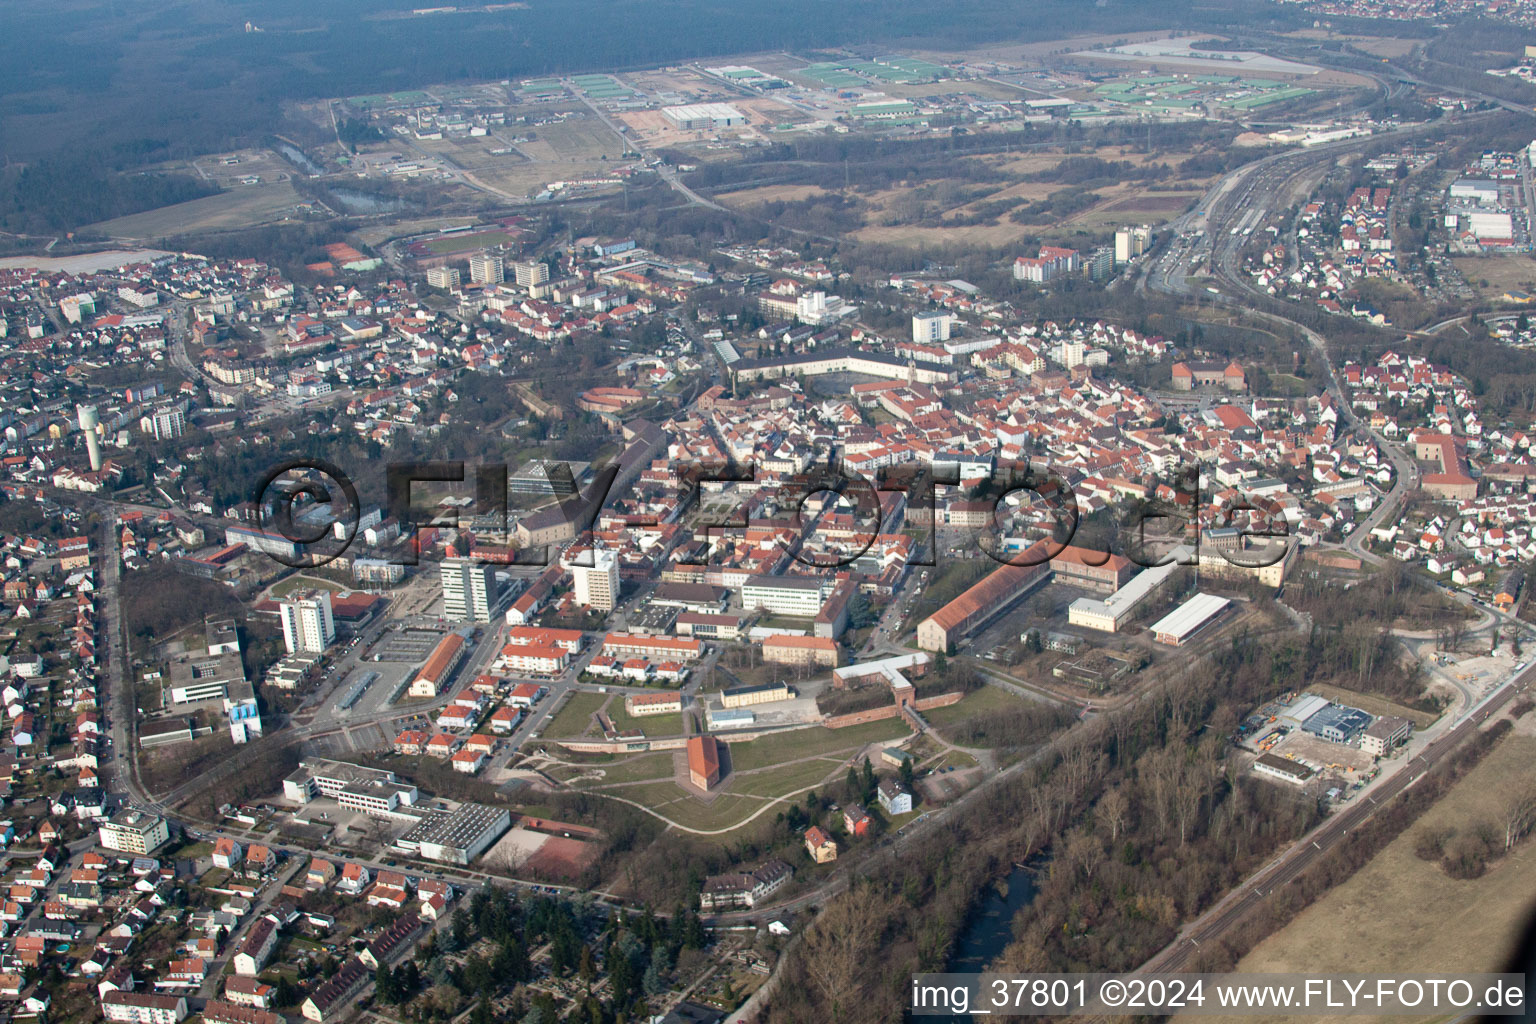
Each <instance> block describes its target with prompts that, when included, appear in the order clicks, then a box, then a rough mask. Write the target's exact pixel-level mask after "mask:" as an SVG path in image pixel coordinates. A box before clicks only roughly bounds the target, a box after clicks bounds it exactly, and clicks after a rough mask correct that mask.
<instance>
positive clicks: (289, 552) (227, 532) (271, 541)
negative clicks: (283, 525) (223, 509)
mask: <svg viewBox="0 0 1536 1024" xmlns="http://www.w3.org/2000/svg"><path fill="white" fill-rule="evenodd" d="M224 543H225V544H227V545H231V546H232V545H235V544H244V545H245V546H246V547H248V548H250V549H251V550H252V551H260V552H261V553H263V554H267V555H271V556H273V557H274V558H279V559H283V560H284V564H286V565H294V564H297V562H298V559H299V556H300V555H302V554H303V553H304V545H303V544H300V543H299V542H298V541H293V540H289V539H288V538H287V537H284V536H283V535H282V534H280V533H274V532H272V531H269V530H258V529H256V528H255V527H252V526H227V527H225V528H224Z"/></svg>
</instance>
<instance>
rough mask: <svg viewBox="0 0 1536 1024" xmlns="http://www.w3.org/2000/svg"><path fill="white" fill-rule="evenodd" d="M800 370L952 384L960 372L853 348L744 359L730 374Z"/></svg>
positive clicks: (754, 376)
mask: <svg viewBox="0 0 1536 1024" xmlns="http://www.w3.org/2000/svg"><path fill="white" fill-rule="evenodd" d="M797 373H803V374H805V375H806V376H808V377H814V376H816V375H818V374H823V373H865V374H868V375H869V376H871V377H884V378H886V379H888V380H905V381H911V382H914V383H918V384H949V383H952V382H953V381H954V380H956V379H957V378H958V377H959V375H960V374H959V371H958V370H957V369H956V368H955V367H953V366H945V365H944V364H943V363H930V362H919V361H918V360H915V359H898V358H897V357H895V356H888V355H885V354H884V353H881V352H864V351H861V350H859V349H854V348H842V349H831V350H828V351H821V352H797V353H795V354H793V355H787V356H781V357H779V358H777V359H744V360H742V361H741V362H738V363H733V364H732V365H731V374H732V375H733V376H734V377H735V378H736V380H738V381H754V380H767V379H773V378H778V377H788V376H791V375H793V374H797Z"/></svg>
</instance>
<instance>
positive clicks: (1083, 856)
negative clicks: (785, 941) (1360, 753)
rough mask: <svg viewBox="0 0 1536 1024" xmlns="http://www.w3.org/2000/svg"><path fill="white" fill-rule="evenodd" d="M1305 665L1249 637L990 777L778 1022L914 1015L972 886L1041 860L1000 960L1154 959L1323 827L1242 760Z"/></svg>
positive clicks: (1250, 935) (1391, 830)
mask: <svg viewBox="0 0 1536 1024" xmlns="http://www.w3.org/2000/svg"><path fill="white" fill-rule="evenodd" d="M1304 672H1305V668H1304V666H1300V665H1298V663H1297V662H1296V661H1294V659H1290V658H1289V657H1288V656H1287V655H1285V654H1284V653H1282V648H1281V647H1279V646H1277V645H1276V644H1274V643H1273V637H1270V636H1267V635H1264V634H1259V633H1243V634H1240V635H1238V636H1236V637H1235V638H1234V641H1233V643H1232V644H1231V645H1230V646H1228V647H1225V648H1222V649H1220V650H1217V651H1215V652H1214V653H1213V654H1212V656H1211V657H1210V659H1209V660H1208V661H1207V662H1205V663H1203V664H1200V665H1197V666H1195V667H1194V668H1193V669H1192V670H1191V671H1189V672H1186V673H1183V674H1182V675H1180V676H1177V677H1174V678H1169V679H1166V680H1164V681H1163V682H1161V683H1160V684H1158V685H1157V686H1156V687H1154V688H1153V689H1151V690H1149V691H1148V692H1147V696H1146V697H1145V699H1142V700H1140V701H1137V702H1135V703H1132V704H1127V705H1123V706H1122V707H1120V708H1118V709H1116V710H1114V711H1112V712H1109V713H1107V714H1104V715H1101V716H1099V717H1098V718H1096V719H1094V720H1092V721H1090V722H1088V723H1085V724H1084V725H1082V726H1080V727H1079V728H1077V729H1075V730H1073V731H1072V732H1071V733H1069V734H1067V736H1066V737H1065V738H1064V739H1063V740H1061V741H1058V742H1057V743H1055V744H1053V745H1052V746H1051V747H1049V748H1047V750H1046V751H1045V752H1044V753H1042V754H1041V755H1039V756H1037V757H1036V758H1034V759H1033V760H1032V761H1031V762H1028V763H1029V765H1030V767H1031V769H1032V770H1030V771H1027V772H1024V773H1022V774H1021V775H1019V776H1015V777H1012V778H1004V779H1000V780H999V782H998V784H996V785H993V786H990V787H987V788H984V789H983V790H982V791H981V792H980V793H979V794H978V796H977V798H975V799H973V800H972V801H971V803H969V804H968V805H966V807H965V809H964V811H963V813H961V814H958V815H952V816H951V817H950V819H949V820H948V822H946V826H947V827H946V829H945V830H944V833H943V834H942V835H933V836H927V837H924V838H923V839H921V840H919V841H917V842H914V843H912V844H909V845H908V846H907V847H906V848H904V849H903V850H902V851H901V854H900V855H899V856H895V857H891V858H889V859H888V860H887V861H886V862H885V863H883V864H880V865H879V866H878V868H876V869H872V870H870V871H868V872H867V876H866V880H865V881H863V882H861V883H858V884H855V885H854V886H853V887H852V888H851V889H850V890H849V891H848V892H847V893H845V894H843V895H841V896H839V897H837V898H836V899H834V900H833V901H831V903H830V904H829V905H828V907H827V908H826V909H825V910H824V911H823V912H822V914H821V915H820V916H819V917H818V918H817V920H816V923H815V925H814V926H813V927H812V928H811V929H810V930H809V931H808V932H807V933H806V934H805V936H804V938H803V941H801V942H800V943H799V944H798V945H797V946H796V947H794V949H793V950H792V951H791V953H790V956H791V960H790V962H789V963H788V965H787V966H786V968H785V969H786V970H787V971H788V972H789V973H788V974H787V975H786V981H787V982H788V984H785V985H784V986H782V987H781V989H780V992H781V993H782V995H781V996H780V997H779V998H777V999H776V1001H775V1005H774V1006H773V1007H772V1008H771V1011H770V1014H769V1020H770V1021H773V1022H776V1024H789V1022H794V1024H801V1022H804V1024H809V1022H812V1021H834V1022H843V1024H863V1022H871V1024H873V1022H876V1021H883V1020H893V1019H897V1018H898V1017H899V1016H900V1012H901V1010H900V1008H901V1007H902V1006H904V1005H905V1000H906V998H907V991H906V990H907V983H908V979H909V978H910V975H911V974H912V973H913V972H916V971H942V970H944V969H945V965H946V963H947V962H948V957H949V955H950V950H951V948H952V943H953V941H954V937H955V936H956V934H957V933H958V932H959V930H960V929H961V928H962V927H963V926H964V924H965V921H966V918H967V915H968V913H969V909H970V898H971V894H973V893H976V892H978V891H980V890H981V889H983V888H984V887H985V886H986V885H988V884H989V883H990V882H991V881H993V880H994V879H995V878H997V877H998V876H999V875H1001V874H1004V873H1006V871H1007V869H1008V867H1009V866H1010V865H1011V864H1013V863H1018V862H1027V861H1029V860H1030V858H1032V857H1036V856H1041V855H1043V856H1045V857H1046V858H1047V859H1046V861H1045V863H1044V865H1043V866H1042V868H1041V869H1040V870H1039V871H1038V873H1037V878H1036V889H1037V891H1036V895H1035V896H1034V899H1033V901H1032V902H1031V903H1030V905H1029V906H1027V907H1026V908H1025V909H1024V910H1022V911H1021V912H1020V913H1019V915H1018V917H1017V918H1016V920H1015V922H1014V929H1013V934H1014V940H1013V942H1012V943H1011V944H1010V945H1009V946H1008V947H1007V949H1006V950H1005V951H1004V953H1003V955H1002V956H1001V957H1000V958H999V959H998V960H997V961H995V962H994V963H993V965H992V969H994V970H999V971H1072V972H1075V971H1093V970H1104V971H1122V970H1128V969H1132V968H1135V967H1137V966H1139V965H1140V964H1142V963H1144V962H1145V961H1146V960H1147V959H1148V958H1149V957H1150V956H1151V955H1153V954H1154V953H1156V952H1157V951H1158V950H1159V949H1161V948H1162V947H1163V946H1164V945H1165V944H1166V943H1167V942H1168V941H1169V940H1170V939H1171V938H1172V937H1173V936H1174V935H1175V934H1176V932H1177V929H1178V927H1179V925H1180V924H1181V923H1182V922H1185V921H1188V920H1190V919H1191V918H1193V917H1195V916H1197V915H1198V914H1200V913H1201V912H1202V911H1203V910H1204V909H1205V908H1207V907H1209V906H1210V905H1211V904H1212V902H1213V901H1214V900H1216V899H1218V898H1219V897H1220V896H1221V895H1223V894H1224V893H1225V892H1227V891H1228V890H1229V889H1230V888H1231V887H1232V886H1233V885H1234V884H1236V883H1237V882H1238V881H1239V880H1240V879H1242V878H1244V877H1246V876H1247V875H1249V874H1250V873H1251V872H1252V871H1254V870H1256V869H1257V868H1258V867H1259V866H1260V865H1261V864H1263V863H1265V862H1266V861H1267V860H1268V859H1269V858H1270V857H1271V856H1272V855H1273V853H1274V852H1275V851H1276V850H1278V849H1279V848H1281V847H1282V846H1284V845H1285V844H1287V843H1289V842H1291V841H1293V840H1295V839H1296V838H1297V837H1299V836H1301V835H1302V834H1304V833H1305V832H1306V831H1307V830H1308V829H1309V828H1311V827H1312V826H1313V825H1314V824H1316V823H1317V822H1318V821H1319V820H1320V815H1321V809H1320V807H1319V806H1318V804H1317V802H1316V801H1315V800H1313V799H1311V798H1308V797H1307V796H1305V795H1304V794H1302V793H1299V792H1296V791H1292V790H1289V789H1286V788H1283V787H1279V786H1275V785H1267V784H1263V783H1261V782H1260V780H1258V779H1256V778H1255V777H1253V776H1252V775H1250V774H1248V773H1245V772H1240V771H1238V770H1237V769H1236V762H1234V761H1233V760H1232V759H1231V758H1229V757H1228V756H1227V754H1228V751H1229V748H1230V744H1231V736H1232V733H1233V730H1234V729H1235V728H1236V725H1237V723H1238V722H1239V720H1240V716H1241V715H1243V714H1245V713H1247V711H1249V710H1251V708H1252V707H1253V706H1254V704H1255V703H1256V702H1258V701H1261V700H1263V699H1265V698H1267V697H1272V696H1274V695H1276V694H1278V693H1280V692H1283V691H1284V690H1285V689H1287V688H1290V687H1294V686H1296V685H1297V684H1298V680H1301V681H1304V680H1305V675H1304ZM1507 731H1508V729H1507V725H1506V726H1505V728H1504V729H1503V730H1502V731H1501V730H1498V729H1494V730H1490V731H1489V732H1487V733H1484V734H1482V735H1481V736H1479V738H1478V739H1477V740H1475V741H1474V742H1472V743H1469V744H1467V746H1466V749H1464V750H1462V751H1458V754H1457V756H1456V757H1454V758H1451V759H1448V764H1447V766H1446V768H1445V769H1444V770H1443V771H1440V772H1436V773H1434V774H1432V775H1431V776H1430V777H1429V778H1427V779H1425V781H1424V784H1423V785H1422V786H1415V787H1413V788H1412V789H1410V790H1409V791H1408V793H1407V795H1406V796H1405V797H1403V798H1401V799H1400V801H1399V802H1398V803H1396V804H1394V805H1393V806H1392V807H1391V808H1390V809H1389V810H1388V811H1387V812H1386V813H1384V814H1382V815H1379V816H1378V818H1377V819H1373V821H1372V822H1371V824H1370V825H1369V826H1367V828H1366V829H1364V830H1362V832H1363V833H1364V835H1365V836H1366V839H1365V841H1364V843H1362V842H1361V841H1360V840H1357V842H1356V844H1351V845H1346V846H1342V847H1340V848H1338V849H1337V850H1336V851H1334V852H1332V853H1331V854H1330V855H1329V856H1328V857H1325V858H1322V859H1320V861H1319V862H1318V864H1317V865H1316V866H1315V868H1314V869H1313V873H1310V874H1308V875H1306V876H1304V877H1303V879H1302V880H1301V882H1300V883H1299V884H1297V885H1296V886H1294V887H1291V888H1287V890H1285V892H1284V893H1283V894H1280V893H1277V894H1276V896H1275V897H1274V898H1273V900H1272V901H1270V902H1269V903H1268V904H1267V905H1266V906H1265V908H1264V910H1263V912H1262V913H1259V914H1256V915H1255V916H1254V917H1252V918H1251V919H1250V920H1248V921H1245V922H1244V923H1243V926H1242V928H1240V929H1239V930H1238V932H1237V933H1236V934H1235V935H1234V936H1232V937H1231V938H1229V939H1227V940H1226V941H1224V942H1223V943H1221V944H1220V945H1219V947H1218V948H1215V949H1212V950H1209V951H1206V952H1205V953H1204V954H1203V957H1202V960H1201V966H1200V967H1199V968H1197V969H1204V970H1218V969H1226V968H1229V967H1230V965H1231V964H1232V963H1234V962H1235V961H1236V958H1237V957H1238V956H1240V955H1241V953H1242V952H1244V951H1246V949H1247V948H1251V945H1252V943H1254V942H1256V941H1257V940H1258V939H1259V938H1261V937H1262V936H1263V935H1265V934H1268V933H1269V931H1271V930H1272V929H1273V927H1276V926H1277V923H1276V919H1277V918H1278V921H1279V922H1281V923H1283V921H1284V920H1285V919H1288V918H1289V917H1290V916H1293V915H1294V914H1295V913H1296V912H1297V911H1298V910H1299V909H1300V908H1301V907H1303V906H1305V905H1306V903H1307V902H1310V900H1311V899H1314V898H1316V896H1317V895H1318V894H1320V893H1321V892H1323V891H1325V890H1326V888H1327V887H1328V886H1329V885H1333V884H1337V882H1338V881H1340V880H1342V879H1343V878H1345V877H1348V875H1349V874H1350V873H1352V872H1353V871H1354V870H1355V869H1356V868H1358V867H1359V866H1360V865H1361V864H1363V863H1364V862H1365V860H1366V859H1368V858H1369V856H1370V855H1371V853H1373V852H1374V851H1375V850H1376V849H1379V848H1380V846H1381V845H1383V844H1384V843H1385V842H1386V841H1388V840H1390V838H1391V837H1392V836H1394V835H1396V834H1398V832H1400V831H1401V830H1402V829H1403V828H1405V827H1406V826H1407V825H1408V824H1409V823H1411V822H1412V821H1413V820H1414V818H1416V817H1417V815H1418V814H1419V813H1422V811H1423V809H1424V808H1425V807H1427V806H1428V805H1429V803H1432V802H1433V799H1434V797H1435V796H1436V795H1438V793H1440V792H1443V791H1444V789H1445V787H1446V786H1447V785H1448V782H1447V781H1446V779H1447V778H1454V776H1455V774H1456V773H1458V772H1461V771H1463V770H1465V768H1466V767H1467V766H1468V765H1469V764H1472V763H1475V762H1476V760H1477V759H1478V758H1479V757H1480V756H1482V754H1483V753H1484V752H1486V750H1487V749H1488V748H1489V747H1490V746H1491V745H1492V744H1493V743H1495V742H1497V739H1498V737H1499V735H1502V732H1507ZM1528 817H1529V814H1528V813H1527V814H1526V815H1525V816H1524V817H1522V818H1521V819H1520V821H1521V822H1527V821H1528ZM1522 827H1526V826H1524V825H1522ZM1362 851H1363V852H1362ZM1272 909H1273V910H1274V911H1275V913H1271V910H1272ZM876 950H879V951H881V955H880V956H879V957H878V959H877V960H876V959H874V958H873V954H874V952H875V951H876ZM876 962H877V963H878V964H879V966H878V967H876V968H874V969H871V964H872V963H876Z"/></svg>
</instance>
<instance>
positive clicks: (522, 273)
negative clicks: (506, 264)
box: [512, 260, 549, 288]
mask: <svg viewBox="0 0 1536 1024" xmlns="http://www.w3.org/2000/svg"><path fill="white" fill-rule="evenodd" d="M512 273H513V275H514V277H515V279H516V281H517V283H518V284H519V285H521V286H522V287H524V288H531V287H533V286H534V285H536V284H543V283H544V282H545V281H548V280H549V264H548V263H541V262H540V261H538V260H518V261H517V262H516V263H514V264H512Z"/></svg>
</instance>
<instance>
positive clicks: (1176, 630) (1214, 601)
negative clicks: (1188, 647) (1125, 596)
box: [1151, 594, 1232, 647]
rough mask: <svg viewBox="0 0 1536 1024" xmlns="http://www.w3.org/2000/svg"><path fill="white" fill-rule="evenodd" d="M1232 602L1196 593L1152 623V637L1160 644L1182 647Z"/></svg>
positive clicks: (1211, 595)
mask: <svg viewBox="0 0 1536 1024" xmlns="http://www.w3.org/2000/svg"><path fill="white" fill-rule="evenodd" d="M1231 603H1232V602H1231V601H1229V600H1227V599H1226V598H1225V597H1218V596H1217V595H1215V594H1196V595H1195V596H1194V597H1192V598H1190V599H1189V600H1188V601H1185V602H1184V603H1183V604H1181V605H1179V606H1178V607H1177V608H1175V609H1174V610H1173V611H1171V612H1169V613H1168V614H1167V615H1164V616H1163V617H1162V618H1160V619H1158V620H1157V621H1156V622H1154V623H1152V626H1151V630H1152V639H1154V640H1156V641H1157V642H1158V643H1160V644H1168V645H1169V646H1172V647H1182V646H1183V645H1184V644H1185V643H1186V642H1188V640H1189V638H1190V637H1192V636H1194V635H1195V633H1196V632H1197V631H1198V630H1199V629H1200V628H1201V627H1202V626H1204V625H1205V624H1206V623H1207V622H1210V621H1211V620H1212V619H1214V618H1215V617H1216V616H1217V615H1219V614H1221V611H1222V609H1224V608H1226V606H1227V605H1229V604H1231Z"/></svg>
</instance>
